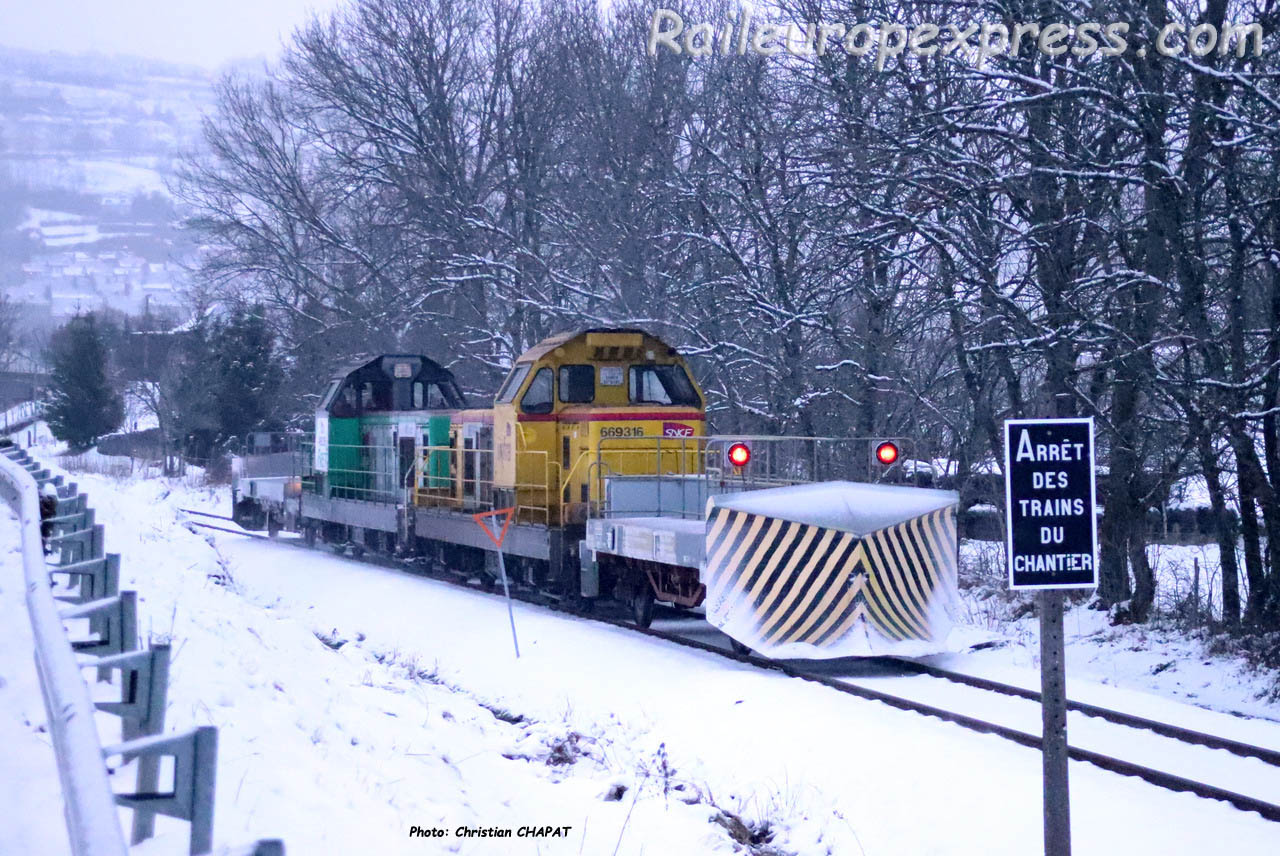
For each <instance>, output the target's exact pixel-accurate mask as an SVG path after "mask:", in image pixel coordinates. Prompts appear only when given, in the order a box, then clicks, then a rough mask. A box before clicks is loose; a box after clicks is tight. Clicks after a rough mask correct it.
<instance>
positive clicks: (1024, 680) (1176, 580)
mask: <svg viewBox="0 0 1280 856" xmlns="http://www.w3.org/2000/svg"><path fill="white" fill-rule="evenodd" d="M1147 553H1148V557H1149V559H1150V561H1151V565H1152V568H1153V569H1154V570H1155V573H1156V575H1157V577H1158V588H1157V591H1158V592H1159V593H1160V602H1159V603H1158V607H1159V611H1160V612H1161V613H1162V614H1164V615H1169V614H1171V613H1176V614H1180V615H1181V616H1182V619H1181V620H1180V621H1178V622H1173V621H1171V620H1169V619H1167V618H1157V619H1155V620H1153V621H1152V622H1150V623H1148V624H1136V625H1112V624H1111V621H1110V619H1109V617H1108V615H1107V613H1106V612H1105V611H1102V610H1097V609H1091V608H1090V607H1089V606H1088V603H1087V601H1086V600H1082V601H1080V602H1079V603H1076V604H1074V605H1069V606H1068V609H1067V613H1066V617H1065V621H1064V625H1063V629H1064V630H1065V631H1066V643H1067V645H1066V650H1067V680H1068V691H1069V692H1070V694H1071V697H1072V698H1079V699H1080V700H1082V701H1086V700H1087V701H1095V702H1096V703H1098V704H1104V705H1105V704H1110V705H1111V706H1116V705H1117V704H1121V705H1122V706H1123V707H1124V709H1126V710H1134V708H1135V705H1137V706H1141V705H1142V700H1141V699H1140V698H1139V697H1138V696H1139V694H1134V697H1133V698H1132V699H1128V700H1123V701H1122V702H1116V701H1112V702H1107V701H1103V700H1098V696H1097V695H1096V693H1097V687H1096V685H1099V684H1101V685H1107V686H1111V687H1122V688H1125V689H1130V690H1142V691H1145V692H1150V693H1157V694H1159V695H1161V696H1165V697H1167V698H1171V699H1177V700H1179V701H1184V702H1187V703H1190V704H1193V705H1196V706H1198V707H1203V708H1206V709H1208V710H1214V711H1221V712H1224V713H1230V714H1235V715H1241V716H1251V717H1259V718H1263V719H1269V720H1273V721H1276V722H1280V675H1277V674H1276V673H1275V672H1273V671H1268V670H1266V669H1254V668H1250V667H1249V666H1248V664H1247V663H1246V662H1245V661H1244V660H1242V659H1241V658H1239V657H1233V656H1217V655H1213V654H1211V653H1210V649H1211V647H1212V643H1213V639H1212V637H1210V636H1209V635H1208V634H1207V633H1206V632H1204V631H1203V630H1196V629H1189V628H1188V626H1187V625H1188V624H1195V623H1198V624H1199V625H1200V627H1201V628H1203V626H1204V625H1206V624H1207V623H1208V621H1209V620H1210V618H1211V616H1212V615H1214V614H1215V610H1216V611H1217V612H1218V613H1220V611H1221V602H1220V599H1219V598H1218V596H1217V595H1216V594H1213V593H1215V592H1216V591H1217V589H1218V574H1219V573H1220V571H1219V563H1218V549H1217V546H1216V545H1212V544H1208V545H1196V544H1190V545H1173V544H1153V545H1151V546H1150V547H1148V549H1147ZM961 564H962V567H963V568H967V569H968V579H967V580H965V579H963V578H962V584H963V583H965V582H967V583H968V584H969V585H968V586H967V587H966V588H964V589H962V591H961V613H962V614H961V616H960V619H961V620H962V621H964V622H966V623H968V624H969V625H971V626H972V627H973V628H975V629H977V628H981V629H984V630H986V631H989V632H990V639H989V641H988V644H989V645H990V647H987V648H984V649H983V650H980V651H974V652H972V653H968V654H965V655H962V656H960V657H947V658H940V659H939V660H937V663H938V664H939V665H943V666H946V667H947V668H952V669H959V670H961V671H965V672H969V673H972V674H978V675H983V676H985V677H990V678H994V679H996V680H1001V681H1005V682H1006V683H1013V684H1019V685H1028V679H1030V680H1032V681H1033V682H1034V681H1035V680H1036V679H1037V674H1038V671H1037V670H1038V669H1039V664H1040V636H1039V619H1038V618H1037V617H1036V615H1035V614H1034V611H1033V610H1032V609H1031V608H1030V607H1031V605H1032V603H1033V600H1034V598H1033V596H1031V595H1028V594H1026V593H1021V592H1010V591H1007V589H1006V587H1005V571H1004V545H1003V544H1000V543H998V542H990V541H966V542H964V543H963V544H962V545H961ZM1197 582H1198V585H1197ZM1242 582H1243V580H1242ZM1193 592H1198V593H1199V599H1198V602H1199V604H1200V607H1199V613H1198V616H1197V615H1193V613H1192V612H1191V610H1193V609H1194V608H1195V607H1194V606H1192V604H1194V603H1195V602H1196V598H1195V597H1194V596H1193ZM1193 617H1198V622H1195V621H1192V620H1191V619H1192V618H1193ZM1206 643H1209V644H1208V645H1207V644H1206ZM1091 694H1092V695H1091ZM1104 695H1114V694H1108V693H1104ZM1134 712H1138V711H1137V710H1134Z"/></svg>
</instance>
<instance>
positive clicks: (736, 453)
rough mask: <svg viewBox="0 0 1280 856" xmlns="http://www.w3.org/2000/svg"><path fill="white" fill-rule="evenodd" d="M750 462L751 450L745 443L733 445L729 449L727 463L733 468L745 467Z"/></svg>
mask: <svg viewBox="0 0 1280 856" xmlns="http://www.w3.org/2000/svg"><path fill="white" fill-rule="evenodd" d="M750 460H751V449H749V448H747V444H746V443H734V444H733V445H732V446H730V447H729V463H731V464H733V465H734V466H735V467H745V466H746V465H747V463H748V462H749V461H750Z"/></svg>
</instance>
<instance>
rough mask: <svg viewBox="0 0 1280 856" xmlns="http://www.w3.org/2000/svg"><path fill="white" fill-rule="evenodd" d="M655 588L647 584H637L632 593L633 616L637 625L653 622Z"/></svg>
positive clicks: (646, 624)
mask: <svg viewBox="0 0 1280 856" xmlns="http://www.w3.org/2000/svg"><path fill="white" fill-rule="evenodd" d="M653 603H654V601H653V590H652V589H651V588H649V586H647V585H642V586H637V587H636V589H635V590H634V591H633V592H632V593H631V617H632V618H633V619H635V622H636V626H637V627H648V626H649V625H650V624H652V623H653Z"/></svg>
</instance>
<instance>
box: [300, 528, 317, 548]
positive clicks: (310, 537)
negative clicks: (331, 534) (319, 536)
mask: <svg viewBox="0 0 1280 856" xmlns="http://www.w3.org/2000/svg"><path fill="white" fill-rule="evenodd" d="M302 537H303V540H305V541H306V543H307V546H308V547H314V546H315V545H316V527H314V526H311V525H307V526H304V527H303V528H302Z"/></svg>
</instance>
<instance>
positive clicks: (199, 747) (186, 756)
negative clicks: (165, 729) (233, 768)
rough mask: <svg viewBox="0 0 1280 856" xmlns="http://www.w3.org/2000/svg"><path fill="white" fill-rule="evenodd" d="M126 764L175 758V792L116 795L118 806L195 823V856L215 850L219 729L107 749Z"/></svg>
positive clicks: (131, 742)
mask: <svg viewBox="0 0 1280 856" xmlns="http://www.w3.org/2000/svg"><path fill="white" fill-rule="evenodd" d="M102 754H103V755H104V756H109V755H120V756H121V757H122V758H123V759H124V760H125V761H126V762H127V761H131V760H133V759H134V758H140V757H142V756H144V755H153V756H155V757H156V759H157V760H159V758H160V757H162V756H165V755H168V756H170V757H172V758H173V790H172V791H169V792H167V793H161V792H154V791H153V792H145V793H144V792H141V791H140V792H138V793H135V794H116V797H115V799H116V803H117V804H118V805H122V806H125V807H126V808H131V809H134V810H135V811H136V810H138V809H143V810H145V811H150V812H151V813H153V814H163V815H166V816H168V817H177V818H181V819H182V820H187V821H190V822H191V846H190V850H189V852H190V853H191V854H192V856H197V854H201V853H208V852H210V851H211V850H212V849H213V801H214V790H215V787H214V786H215V784H216V775H217V761H218V729H216V728H214V727H213V726H209V725H205V726H201V727H199V728H196V729H194V730H192V731H188V732H186V733H185V734H176V735H171V736H166V737H144V738H142V739H140V740H133V741H130V742H128V743H121V744H120V745H119V746H112V747H109V748H107V749H104V750H103V752H102Z"/></svg>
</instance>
